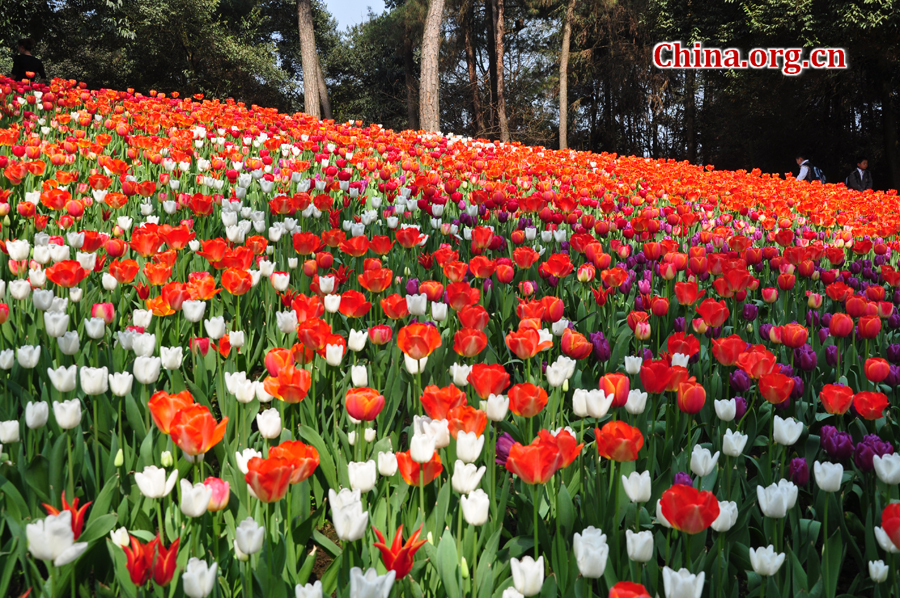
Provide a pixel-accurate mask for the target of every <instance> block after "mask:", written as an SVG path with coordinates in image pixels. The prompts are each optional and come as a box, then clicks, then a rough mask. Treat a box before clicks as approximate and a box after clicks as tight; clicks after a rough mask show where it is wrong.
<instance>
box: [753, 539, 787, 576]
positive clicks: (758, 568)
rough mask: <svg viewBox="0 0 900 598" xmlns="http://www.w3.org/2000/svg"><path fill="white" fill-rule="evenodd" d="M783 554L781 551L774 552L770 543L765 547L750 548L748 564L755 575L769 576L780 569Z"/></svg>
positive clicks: (782, 562)
mask: <svg viewBox="0 0 900 598" xmlns="http://www.w3.org/2000/svg"><path fill="white" fill-rule="evenodd" d="M785 556H786V555H785V553H783V552H775V547H774V546H773V545H771V544H769V545H768V546H766V547H765V548H756V549H753V548H751V549H750V566H752V567H753V571H754V572H755V573H756V574H757V575H762V576H763V577H771V576H773V575H775V574H776V573H778V570H779V569H781V566H782V565H783V564H784V559H785Z"/></svg>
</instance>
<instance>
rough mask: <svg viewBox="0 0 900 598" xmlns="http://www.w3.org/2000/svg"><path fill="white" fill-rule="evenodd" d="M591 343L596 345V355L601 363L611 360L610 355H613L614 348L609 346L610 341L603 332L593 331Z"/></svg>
mask: <svg viewBox="0 0 900 598" xmlns="http://www.w3.org/2000/svg"><path fill="white" fill-rule="evenodd" d="M589 337H590V340H591V344H592V345H594V357H595V358H596V359H597V361H598V362H600V363H605V362H607V361H609V358H610V356H611V355H612V349H611V348H610V346H609V341H608V340H606V337H605V336H604V335H603V333H602V332H592V333H591V334H590V335H589Z"/></svg>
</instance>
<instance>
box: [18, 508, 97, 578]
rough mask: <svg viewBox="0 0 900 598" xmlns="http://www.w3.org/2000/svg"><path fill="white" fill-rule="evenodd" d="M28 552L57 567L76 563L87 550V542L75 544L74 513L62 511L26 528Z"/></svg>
mask: <svg viewBox="0 0 900 598" xmlns="http://www.w3.org/2000/svg"><path fill="white" fill-rule="evenodd" d="M25 537H26V538H27V539H28V550H29V551H30V552H31V554H32V556H34V558H36V559H39V560H42V561H52V562H53V565H54V566H56V567H62V566H64V565H68V564H69V563H72V562H74V561H75V560H77V559H78V557H80V556H81V555H82V554H83V553H84V551H85V550H87V547H88V545H87V542H75V532H73V531H72V512H71V511H61V512H60V513H59V515H49V516H47V517H46V518H44V519H39V520H37V521H35V522H34V523H29V524H28V525H26V526H25Z"/></svg>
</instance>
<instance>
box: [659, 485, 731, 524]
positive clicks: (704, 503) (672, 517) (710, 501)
mask: <svg viewBox="0 0 900 598" xmlns="http://www.w3.org/2000/svg"><path fill="white" fill-rule="evenodd" d="M660 507H661V509H662V514H663V517H665V518H666V521H668V522H669V523H670V524H671V526H672V527H673V528H675V529H677V530H679V531H682V532H685V533H688V534H698V533H700V532H702V531H703V530H705V529H707V528H708V527H709V526H710V525H712V523H713V521H715V520H716V518H717V517H718V516H719V501H718V500H717V499H716V496H715V495H714V494H713V493H712V492H707V491H700V490H697V489H696V488H694V487H693V486H686V485H684V484H676V485H674V486H672V487H671V488H669V489H668V490H666V491H665V492H663V495H662V498H661V499H660Z"/></svg>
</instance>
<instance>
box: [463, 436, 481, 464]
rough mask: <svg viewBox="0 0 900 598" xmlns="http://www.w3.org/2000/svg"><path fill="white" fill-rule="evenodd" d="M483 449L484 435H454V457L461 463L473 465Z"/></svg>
mask: <svg viewBox="0 0 900 598" xmlns="http://www.w3.org/2000/svg"><path fill="white" fill-rule="evenodd" d="M483 449H484V435H483V434H482V435H481V436H478V435H477V434H476V433H475V432H462V431H460V432H458V433H457V434H456V457H457V458H458V459H459V460H460V461H462V462H463V463H474V462H475V461H477V460H478V457H480V456H481V451H482V450H483Z"/></svg>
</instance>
